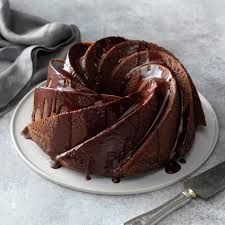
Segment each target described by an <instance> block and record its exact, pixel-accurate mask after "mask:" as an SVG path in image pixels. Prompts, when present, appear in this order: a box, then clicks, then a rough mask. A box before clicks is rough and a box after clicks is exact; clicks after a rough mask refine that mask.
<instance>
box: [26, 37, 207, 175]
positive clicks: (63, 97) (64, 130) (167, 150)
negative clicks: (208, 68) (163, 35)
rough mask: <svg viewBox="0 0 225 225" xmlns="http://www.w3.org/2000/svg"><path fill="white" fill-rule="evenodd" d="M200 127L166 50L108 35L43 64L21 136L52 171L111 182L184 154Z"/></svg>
mask: <svg viewBox="0 0 225 225" xmlns="http://www.w3.org/2000/svg"><path fill="white" fill-rule="evenodd" d="M198 125H202V126H206V121H205V117H204V113H203V110H202V106H201V102H200V100H199V96H198V93H197V91H196V89H195V86H194V84H193V82H192V80H191V78H190V76H189V75H188V73H187V71H186V69H185V68H184V66H183V65H182V64H181V62H180V61H179V60H178V59H177V58H176V57H175V56H174V55H173V54H172V53H170V52H169V51H168V50H166V49H164V48H162V47H159V46H158V45H156V44H153V43H148V42H145V41H137V40H127V39H125V38H122V37H107V38H103V39H101V40H98V41H96V42H95V43H77V44H75V45H74V46H72V47H71V48H70V49H69V51H68V54H67V56H66V59H65V61H64V60H62V59H52V60H50V62H49V68H48V79H47V83H46V86H45V87H38V88H36V89H35V92H34V106H33V113H32V122H31V123H30V124H28V126H27V127H26V128H25V129H24V131H23V134H24V136H25V137H27V138H31V139H32V140H33V141H35V142H36V143H37V144H38V145H39V146H40V147H41V148H42V149H43V151H44V152H45V153H47V154H48V155H49V157H50V158H51V159H52V160H54V161H56V162H57V163H58V164H59V165H62V166H65V167H68V168H71V169H74V170H78V171H81V172H85V173H86V175H87V176H89V175H91V174H95V175H100V176H111V177H113V178H114V179H115V178H120V177H124V176H134V175H139V174H142V173H144V172H147V171H150V170H152V169H156V168H159V167H162V166H164V165H166V164H167V163H168V162H170V161H171V160H176V159H177V158H179V157H182V156H184V155H185V154H186V153H187V152H188V151H189V150H190V148H191V146H192V144H193V141H194V138H195V131H196V128H197V126H198Z"/></svg>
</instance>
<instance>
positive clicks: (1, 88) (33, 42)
mask: <svg viewBox="0 0 225 225" xmlns="http://www.w3.org/2000/svg"><path fill="white" fill-rule="evenodd" d="M78 41H80V32H79V29H78V28H77V27H76V26H75V25H66V24H60V23H50V22H48V21H46V20H44V19H42V18H39V17H35V16H33V15H29V14H25V13H22V12H18V11H16V10H12V9H10V5H9V2H8V1H7V0H0V116H2V115H3V114H4V113H6V112H7V111H9V110H10V109H11V108H12V106H14V105H15V104H16V103H17V102H18V100H19V99H21V97H23V95H24V94H25V93H26V92H27V91H28V90H29V89H30V88H31V87H32V86H34V85H35V84H37V83H39V82H40V81H42V80H44V79H46V76H47V67H48V62H49V59H50V58H53V57H54V58H58V57H64V56H65V53H66V51H67V49H68V47H69V46H70V45H71V44H73V43H75V42H78Z"/></svg>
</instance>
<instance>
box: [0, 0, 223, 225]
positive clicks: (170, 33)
mask: <svg viewBox="0 0 225 225" xmlns="http://www.w3.org/2000/svg"><path fill="white" fill-rule="evenodd" d="M134 2H136V3H135V4H134ZM11 4H12V7H13V8H14V9H17V10H22V11H24V12H29V13H32V14H34V15H39V16H43V17H44V18H46V19H49V20H51V21H59V22H63V23H75V24H76V25H78V26H79V27H80V30H81V34H82V39H83V40H85V41H87V40H88V41H92V40H96V39H98V38H101V37H103V36H108V35H122V36H126V37H130V38H137V39H145V40H150V41H153V42H157V43H159V44H161V45H162V46H165V47H166V48H168V49H170V50H172V51H173V52H174V53H175V54H176V55H177V56H178V57H180V59H181V60H182V61H183V62H184V64H185V65H186V67H187V69H188V71H189V72H190V74H191V75H192V78H193V80H194V82H195V84H196V86H197V88H198V90H199V91H200V92H201V93H202V94H203V95H204V96H205V97H206V98H207V99H208V100H209V101H210V102H211V103H212V105H213V107H214V108H215V111H216V113H217V115H218V119H219V123H220V136H219V141H218V144H217V146H216V149H215V151H214V153H213V155H212V156H211V157H210V159H209V160H208V161H207V163H206V164H205V165H204V166H203V167H202V168H201V169H200V170H199V171H201V170H204V169H206V168H208V167H210V166H212V165H215V164H216V163H218V162H221V161H222V160H225V149H224V141H225V139H224V136H225V119H224V116H225V22H224V21H225V13H224V12H225V1H222V0H214V1H211V0H205V1H196V0H191V1H186V0H164V1H163V0H157V1H150V0H140V1H131V0H123V1H122V0H113V1H107V0H105V1H103V0H92V1H87V0H86V1H85V0H67V1H62V0H61V1H60V0H51V1H47V0H45V1H43V0H39V1H34V0H23V1H21V0H12V1H11ZM11 115H12V112H9V113H8V114H6V115H5V116H4V117H2V118H0V159H1V168H0V179H1V180H0V225H14V224H17V225H27V224H29V225H39V224H40V225H43V224H46V225H119V224H121V223H122V222H124V221H126V220H128V219H130V218H131V217H133V216H136V215H138V214H140V213H143V212H145V211H147V210H150V209H152V208H154V207H156V206H158V205H159V204H161V203H162V202H164V201H165V200H167V199H169V198H171V197H172V196H174V195H175V194H176V193H178V192H179V191H181V189H182V185H181V183H178V184H176V185H173V186H171V187H168V188H165V189H163V190H159V191H156V192H153V193H148V194H142V195H135V196H134V195H133V196H120V197H113V196H97V195H93V194H86V193H80V192H76V191H72V190H69V189H66V188H62V187H60V186H57V185H55V184H53V183H50V182H49V181H47V180H45V179H43V178H41V177H39V176H38V175H36V174H35V173H34V172H33V171H31V170H30V169H29V168H28V167H27V166H26V165H25V164H24V163H23V161H22V160H21V159H20V158H19V157H18V155H17V154H16V151H15V148H14V146H13V144H12V141H11V138H10V130H9V124H10V120H11ZM199 171H198V172H199ZM112 185H114V184H112ZM224 212H225V191H223V192H221V193H219V194H218V195H217V196H215V197H214V198H212V199H210V200H209V201H207V202H204V201H202V200H197V201H193V202H192V203H191V204H189V205H187V206H186V207H184V208H182V209H180V210H179V211H177V212H175V213H174V214H172V215H171V216H170V217H168V218H167V219H166V220H164V221H162V222H161V223H160V224H161V225H168V224H173V225H179V224H182V225H219V224H221V225H222V224H225V213H224Z"/></svg>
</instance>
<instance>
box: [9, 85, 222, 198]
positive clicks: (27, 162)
mask: <svg viewBox="0 0 225 225" xmlns="http://www.w3.org/2000/svg"><path fill="white" fill-rule="evenodd" d="M45 82H46V81H43V82H41V83H40V84H38V85H36V86H34V87H33V88H32V89H31V90H30V91H29V92H28V93H27V94H26V95H25V96H24V97H23V98H22V99H21V100H20V102H19V103H18V104H17V106H16V108H15V109H14V112H13V115H12V118H11V123H10V134H11V139H12V141H13V144H14V146H15V147H16V151H17V153H18V155H19V156H20V157H21V158H22V160H23V161H24V162H25V163H26V164H27V165H28V166H29V167H30V168H31V169H32V170H33V171H34V172H35V173H37V174H38V175H39V176H41V177H43V178H45V179H47V180H48V181H50V182H52V183H54V184H57V185H60V186H62V187H66V188H69V189H72V190H76V191H80V192H85V193H91V194H98V195H114V196H116V195H117V196H118V195H120V196H121V195H133V194H142V193H147V192H153V191H156V190H160V189H163V188H165V187H169V186H171V185H173V184H176V183H178V182H179V181H181V180H184V179H185V178H187V177H189V176H191V175H192V174H193V173H194V172H196V171H197V170H198V169H199V168H200V167H201V166H202V165H203V164H204V163H206V162H207V160H208V158H209V157H210V155H211V154H212V153H213V150H214V149H215V146H216V143H217V141H218V136H219V123H218V118H217V115H216V112H215V110H214V109H213V107H212V105H211V104H210V102H209V101H208V100H207V99H206V98H205V97H204V96H203V95H202V94H201V93H199V92H198V94H199V96H200V98H201V102H204V103H206V104H207V107H209V111H211V112H212V113H213V114H214V115H215V121H214V124H215V133H214V139H213V142H212V143H211V146H210V147H209V151H208V153H207V154H206V155H205V157H204V158H203V160H202V162H200V163H199V164H198V165H197V166H195V167H194V168H192V169H191V170H190V172H189V173H188V174H186V175H184V176H182V177H180V178H177V179H176V180H171V181H170V182H167V183H165V184H163V185H157V186H155V187H154V188H149V187H147V188H142V189H140V188H139V189H138V190H127V191H126V192H124V191H118V190H117V191H115V192H114V191H104V190H101V191H97V190H91V189H90V190H89V189H82V188H79V187H74V186H71V185H68V184H65V183H63V182H61V181H60V180H58V178H57V177H54V178H53V177H52V176H50V175H48V174H47V173H45V172H44V171H43V170H41V169H40V168H38V167H36V166H35V165H34V164H33V163H32V161H31V160H29V159H28V158H27V157H26V156H25V155H24V153H23V150H22V149H21V148H20V147H19V145H18V144H17V140H16V138H15V137H16V135H15V129H14V124H15V119H16V115H17V111H18V110H19V108H20V107H21V106H22V105H23V103H24V102H25V101H26V99H27V98H28V96H29V95H30V94H32V92H33V91H34V89H35V88H36V87H38V86H41V85H43V84H44V83H45Z"/></svg>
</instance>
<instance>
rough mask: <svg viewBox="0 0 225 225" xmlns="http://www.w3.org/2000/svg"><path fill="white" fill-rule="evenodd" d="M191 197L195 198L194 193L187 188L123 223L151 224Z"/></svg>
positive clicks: (128, 224)
mask: <svg viewBox="0 0 225 225" xmlns="http://www.w3.org/2000/svg"><path fill="white" fill-rule="evenodd" d="M193 198H196V194H195V193H194V192H193V191H192V190H191V189H187V190H184V191H183V192H181V193H180V194H178V195H177V196H175V197H174V198H172V199H170V200H169V201H167V202H165V203H164V204H163V205H161V206H159V207H157V208H155V209H153V210H151V211H149V212H147V213H145V214H142V215H140V216H137V217H135V218H133V219H131V220H129V221H128V222H126V223H124V224H123V225H153V224H157V223H158V222H159V221H160V220H162V219H163V218H165V217H166V216H168V215H169V214H171V213H172V212H173V211H175V210H177V209H178V208H180V207H182V206H184V205H186V204H187V203H189V202H190V201H191V200H192V199H193Z"/></svg>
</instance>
